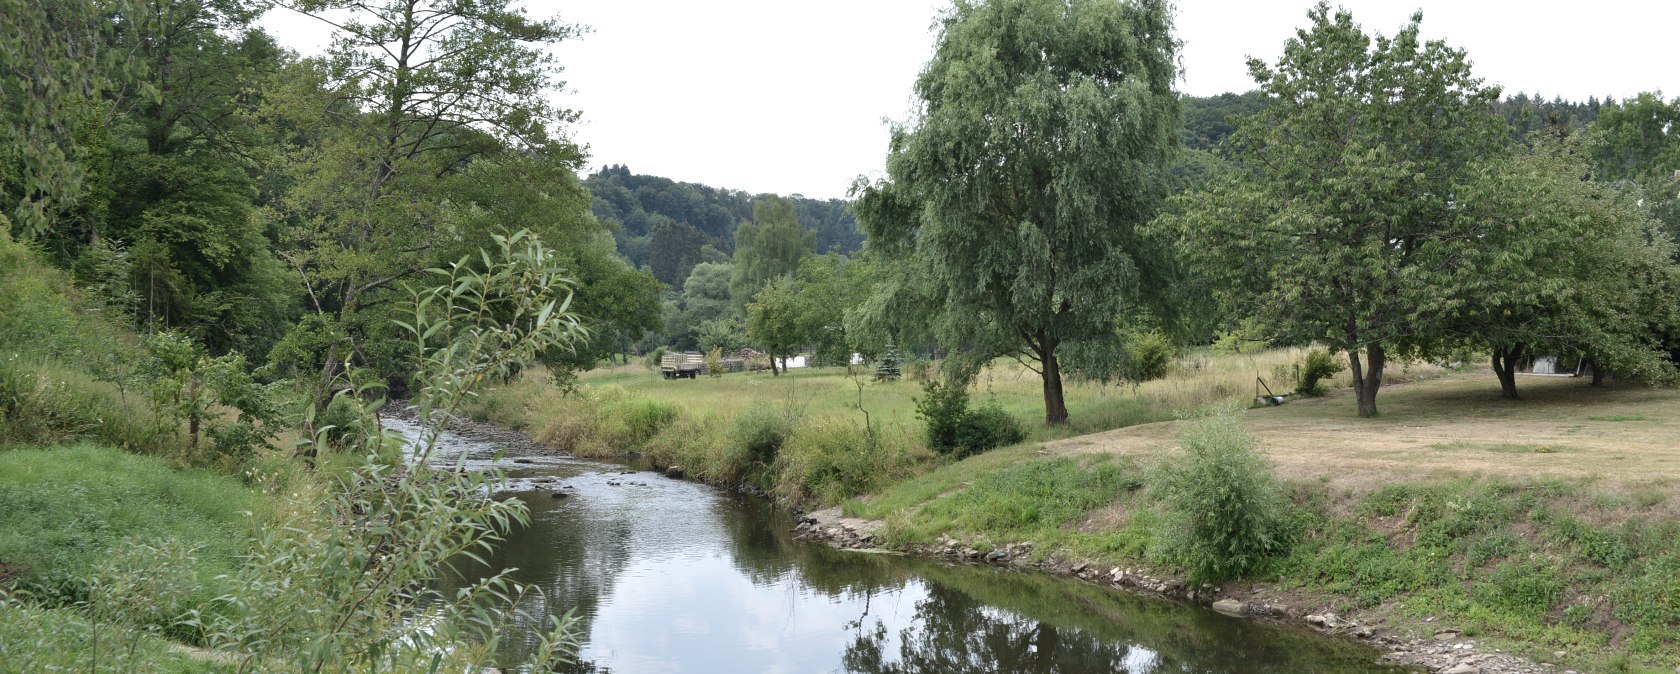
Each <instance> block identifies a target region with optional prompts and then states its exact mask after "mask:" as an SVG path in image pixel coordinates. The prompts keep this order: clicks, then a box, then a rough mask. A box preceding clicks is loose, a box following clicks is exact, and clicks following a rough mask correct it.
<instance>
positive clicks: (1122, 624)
mask: <svg viewBox="0 0 1680 674" xmlns="http://www.w3.org/2000/svg"><path fill="white" fill-rule="evenodd" d="M917 566H918V567H919V568H918V571H919V575H921V576H922V577H923V578H924V580H925V581H926V584H927V593H928V599H927V600H925V601H923V602H920V603H919V604H918V605H917V607H916V608H917V612H916V618H915V620H914V621H912V622H911V623H910V624H909V625H908V626H906V627H903V628H900V629H898V631H897V637H898V640H897V641H898V648H897V651H898V652H896V653H893V652H889V651H890V650H891V645H890V644H891V641H890V639H889V637H890V636H891V635H892V633H891V629H890V628H889V627H888V626H887V625H886V624H884V623H883V622H882V621H880V620H876V621H874V624H873V627H871V626H870V625H869V623H868V622H867V621H860V622H859V623H858V624H857V625H856V627H857V628H858V629H859V631H858V634H857V636H856V638H855V639H854V640H853V642H852V644H850V645H849V646H848V647H847V649H846V653H845V656H844V663H845V666H846V668H847V670H848V671H853V672H882V673H894V674H898V673H909V672H992V671H1005V672H1128V673H1131V674H1145V673H1147V674H1166V673H1168V672H1173V673H1185V674H1229V673H1236V672H1242V673H1244V674H1250V673H1253V674H1260V673H1277V674H1283V673H1285V672H1288V673H1291V674H1293V673H1301V674H1330V673H1345V672H1377V671H1399V670H1386V669H1382V668H1379V667H1377V666H1376V665H1375V659H1376V657H1377V655H1376V653H1375V652H1373V651H1371V650H1369V649H1366V648H1362V647H1356V646H1352V645H1348V644H1342V643H1340V642H1336V641H1331V640H1328V639H1325V638H1323V637H1320V636H1318V635H1314V634H1309V633H1301V632H1296V631H1293V630H1287V629H1279V628H1276V627H1273V626H1268V625H1262V624H1257V623H1253V622H1250V621H1241V620H1233V619H1228V618H1225V617H1223V616H1219V615H1217V614H1213V613H1211V612H1207V611H1200V610H1196V609H1191V608H1188V607H1185V606H1182V605H1180V604H1176V603H1172V602H1166V601H1158V600H1150V599H1145V598H1141V597H1136V596H1132V595H1127V594H1124V593H1121V592H1118V591H1114V590H1109V589H1105V588H1099V587H1093V586H1089V585H1084V584H1080V583H1072V582H1069V581H1066V580H1061V579H1056V578H1051V577H1047V576H1039V575H1031V574H1018V573H1006V572H998V571H993V570H990V569H976V568H953V567H944V566H938V565H931V564H928V565H917Z"/></svg>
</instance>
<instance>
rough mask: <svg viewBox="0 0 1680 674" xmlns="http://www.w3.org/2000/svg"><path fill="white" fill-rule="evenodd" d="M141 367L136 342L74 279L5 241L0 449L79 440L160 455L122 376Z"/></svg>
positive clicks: (164, 432) (162, 439) (154, 430)
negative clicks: (2, 445) (7, 445)
mask: <svg viewBox="0 0 1680 674" xmlns="http://www.w3.org/2000/svg"><path fill="white" fill-rule="evenodd" d="M138 360H139V350H138V346H137V345H136V344H135V343H134V341H133V338H132V336H131V335H127V334H125V332H124V331H123V330H122V329H121V328H120V327H119V326H118V325H117V324H116V323H115V322H114V319H112V318H111V317H110V316H108V315H107V312H106V311H105V310H104V309H103V308H101V307H99V306H98V305H97V304H96V303H94V302H91V301H89V300H87V299H85V298H83V297H82V295H81V293H80V292H79V291H78V290H77V289H76V287H75V284H74V283H73V282H72V280H71V278H70V276H69V275H68V274H66V273H64V272H63V271H61V270H58V269H55V268H53V267H52V266H50V265H48V264H46V263H45V262H43V261H41V259H40V256H38V255H37V254H36V253H35V252H34V251H32V250H30V249H29V248H27V247H26V246H24V245H23V244H20V243H16V242H12V241H0V443H13V444H32V445H46V444H57V443H65V442H74V441H76V440H78V439H84V438H85V439H90V440H97V441H99V442H102V443H105V444H110V445H115V446H119V447H124V448H128V449H130V450H133V451H139V452H146V453H160V452H163V451H165V450H166V449H168V448H170V447H172V446H173V445H174V444H175V443H176V442H177V441H176V439H175V438H174V437H172V432H170V429H160V427H159V425H158V424H157V423H156V420H155V418H153V415H152V414H151V410H150V408H149V407H148V406H147V405H146V404H145V403H144V401H143V399H142V397H141V396H140V395H138V394H137V393H136V392H134V391H130V390H125V389H124V388H123V386H124V385H123V384H121V383H119V382H122V381H124V379H125V377H124V375H125V374H127V373H128V372H129V371H131V370H132V369H133V364H134V363H136V362H137V361H138Z"/></svg>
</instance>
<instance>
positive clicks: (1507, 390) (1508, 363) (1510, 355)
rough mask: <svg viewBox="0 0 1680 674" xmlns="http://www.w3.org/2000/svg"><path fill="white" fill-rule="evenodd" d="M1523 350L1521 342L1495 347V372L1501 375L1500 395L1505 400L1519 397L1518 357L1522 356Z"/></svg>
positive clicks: (1498, 375)
mask: <svg viewBox="0 0 1680 674" xmlns="http://www.w3.org/2000/svg"><path fill="white" fill-rule="evenodd" d="M1522 352H1523V347H1522V345H1521V344H1518V345H1516V346H1512V347H1494V349H1493V374H1494V375H1495V376H1497V377H1499V397H1500V398H1501V399H1503V400H1516V399H1517V359H1519V358H1522Z"/></svg>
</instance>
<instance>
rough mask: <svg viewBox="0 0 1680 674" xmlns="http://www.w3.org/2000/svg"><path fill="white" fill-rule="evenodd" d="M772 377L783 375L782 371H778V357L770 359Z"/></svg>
mask: <svg viewBox="0 0 1680 674" xmlns="http://www.w3.org/2000/svg"><path fill="white" fill-rule="evenodd" d="M770 376H772V377H780V376H782V373H781V372H780V371H777V370H776V357H775V356H771V357H770Z"/></svg>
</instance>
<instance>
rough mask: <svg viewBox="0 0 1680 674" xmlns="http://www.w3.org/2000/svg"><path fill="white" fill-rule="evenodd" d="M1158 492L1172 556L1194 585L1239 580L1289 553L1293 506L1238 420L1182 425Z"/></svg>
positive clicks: (1223, 417)
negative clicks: (1169, 522) (1166, 518)
mask: <svg viewBox="0 0 1680 674" xmlns="http://www.w3.org/2000/svg"><path fill="white" fill-rule="evenodd" d="M1154 488H1155V489H1156V490H1157V492H1158V494H1159V498H1160V500H1161V502H1162V503H1163V504H1164V506H1165V508H1166V510H1167V512H1168V513H1169V514H1170V516H1171V518H1172V520H1173V522H1174V525H1175V526H1174V527H1173V528H1172V529H1170V530H1169V533H1170V536H1169V538H1168V540H1167V542H1166V545H1167V548H1168V549H1167V554H1168V555H1169V556H1170V558H1172V559H1173V560H1175V561H1176V562H1177V563H1179V564H1182V565H1183V566H1184V567H1185V568H1186V569H1187V570H1189V572H1190V580H1191V582H1193V583H1219V582H1223V581H1226V580H1231V579H1234V578H1240V577H1242V576H1244V575H1246V574H1248V573H1251V572H1253V571H1254V570H1255V569H1257V568H1259V567H1260V565H1261V564H1262V563H1264V562H1265V561H1266V560H1267V559H1270V558H1272V557H1276V556H1278V555H1281V554H1284V553H1286V552H1288V550H1289V546H1290V531H1289V529H1288V518H1289V502H1288V501H1287V500H1285V499H1284V497H1283V490H1282V489H1281V488H1280V487H1279V486H1278V482H1277V478H1276V477H1274V476H1273V475H1272V467H1271V465H1270V464H1269V463H1267V461H1266V460H1265V459H1264V458H1263V457H1262V456H1261V455H1260V453H1259V451H1258V450H1256V449H1255V447H1254V440H1253V439H1252V438H1250V437H1249V436H1248V434H1247V433H1246V432H1244V431H1243V429H1242V421H1241V417H1240V416H1239V415H1237V414H1236V413H1234V412H1229V411H1227V412H1222V413H1216V414H1214V415H1212V416H1208V417H1204V418H1202V419H1197V420H1195V421H1192V422H1190V423H1187V424H1185V426H1184V437H1183V450H1182V451H1181V452H1180V453H1178V454H1176V455H1175V456H1173V457H1172V458H1170V459H1168V460H1167V461H1166V462H1164V463H1163V464H1162V465H1161V466H1160V469H1159V474H1158V477H1157V479H1156V481H1155V483H1154Z"/></svg>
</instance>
